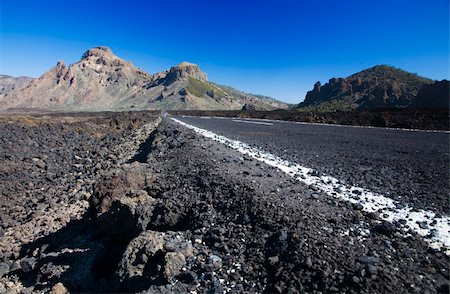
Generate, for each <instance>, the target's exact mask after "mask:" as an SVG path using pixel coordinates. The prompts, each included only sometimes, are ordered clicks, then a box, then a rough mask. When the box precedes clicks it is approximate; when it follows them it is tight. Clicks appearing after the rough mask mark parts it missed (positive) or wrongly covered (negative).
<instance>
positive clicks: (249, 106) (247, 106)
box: [241, 103, 256, 111]
mask: <svg viewBox="0 0 450 294" xmlns="http://www.w3.org/2000/svg"><path fill="white" fill-rule="evenodd" d="M241 110H245V111H255V110H256V107H255V105H253V104H248V103H245V104H244V105H243V106H242V109H241Z"/></svg>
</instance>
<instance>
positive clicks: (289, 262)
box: [0, 113, 449, 293]
mask: <svg viewBox="0 0 450 294" xmlns="http://www.w3.org/2000/svg"><path fill="white" fill-rule="evenodd" d="M66 120H68V121H69V122H63V121H62V119H61V118H59V119H58V121H57V122H55V121H54V120H51V121H50V122H49V121H47V120H46V119H43V118H40V119H32V120H31V121H28V120H26V121H24V120H23V119H12V120H11V119H9V118H8V119H4V122H3V123H2V124H1V125H0V127H1V128H2V131H1V132H0V134H1V137H0V138H1V140H2V144H1V147H0V148H2V149H1V153H0V155H1V156H0V160H1V161H2V162H1V165H0V166H1V168H2V170H1V173H0V176H1V177H2V181H1V183H2V184H1V185H2V186H1V192H2V199H1V201H2V202H1V205H2V215H1V217H2V231H3V233H2V237H1V239H0V243H1V244H0V245H1V246H0V248H2V249H1V250H2V251H1V255H0V260H1V263H0V277H1V278H0V292H19V291H22V292H25V293H26V292H51V293H64V292H65V291H70V292H146V293H155V292H156V293H158V292H159V293H171V292H183V293H186V292H191V293H222V292H224V291H226V292H231V293H239V292H267V293H285V292H290V293H297V292H315V293H319V292H322V293H323V292H352V293H356V292H358V293H360V292H362V293H380V292H382V293H393V292H395V293H436V292H441V293H446V292H448V291H449V283H448V270H449V266H448V264H449V259H448V256H446V255H444V254H442V253H441V252H440V251H437V250H431V249H429V248H428V247H427V244H426V243H425V242H424V241H423V240H422V239H421V238H419V237H417V236H416V235H414V234H412V235H411V234H408V235H405V234H404V233H402V231H401V230H399V229H398V227H397V225H396V224H391V223H387V222H382V221H380V220H378V219H377V217H376V215H374V214H366V213H364V212H362V211H361V207H359V206H357V205H351V204H349V203H347V202H343V201H340V200H338V199H336V198H333V197H328V196H327V195H324V194H321V193H319V192H318V191H317V190H315V189H314V187H308V186H304V185H302V184H300V183H299V182H298V181H296V180H294V179H293V178H291V177H289V176H287V175H285V174H284V173H282V172H279V171H278V170H277V169H275V168H271V167H269V166H266V165H264V164H262V163H260V162H258V161H256V160H254V159H251V158H249V157H247V156H244V155H242V154H240V153H238V152H237V151H234V150H231V149H230V148H228V147H226V146H224V145H221V144H219V143H216V142H213V141H210V140H208V139H205V138H203V137H199V136H198V135H196V134H195V133H193V132H192V131H190V130H188V129H185V128H183V127H181V126H179V125H177V124H175V123H174V122H171V121H170V120H163V122H162V123H160V124H159V125H158V127H157V128H156V129H155V124H156V117H155V116H151V115H144V114H142V113H137V114H122V115H119V116H118V117H116V116H114V115H112V116H106V117H105V116H102V117H76V118H73V117H72V118H66ZM10 121H12V122H10ZM32 141H33V142H34V143H35V144H33V142H32ZM60 149H61V150H62V151H61V152H59V151H60ZM88 159H89V160H88ZM27 167H28V168H29V169H26V168H27ZM30 183H31V185H30ZM7 244H12V246H9V245H7Z"/></svg>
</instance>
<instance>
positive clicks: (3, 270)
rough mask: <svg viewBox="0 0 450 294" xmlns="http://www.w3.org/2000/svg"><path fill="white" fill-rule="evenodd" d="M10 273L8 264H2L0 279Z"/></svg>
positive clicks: (0, 264) (0, 266)
mask: <svg viewBox="0 0 450 294" xmlns="http://www.w3.org/2000/svg"><path fill="white" fill-rule="evenodd" d="M8 272H9V265H8V264H7V263H6V262H0V278H1V277H3V276H4V275H6V274H7V273H8Z"/></svg>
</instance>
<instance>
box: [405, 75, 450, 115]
mask: <svg viewBox="0 0 450 294" xmlns="http://www.w3.org/2000/svg"><path fill="white" fill-rule="evenodd" d="M449 85H450V82H449V81H447V80H442V81H437V82H435V83H434V84H432V85H423V86H422V88H421V89H420V91H419V93H418V94H417V98H416V101H415V103H414V105H413V106H414V107H417V108H447V109H448V108H449V100H450V86H449Z"/></svg>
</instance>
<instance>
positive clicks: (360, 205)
mask: <svg viewBox="0 0 450 294" xmlns="http://www.w3.org/2000/svg"><path fill="white" fill-rule="evenodd" d="M352 207H353V210H362V209H363V208H364V207H363V206H362V204H361V203H353V204H352Z"/></svg>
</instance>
